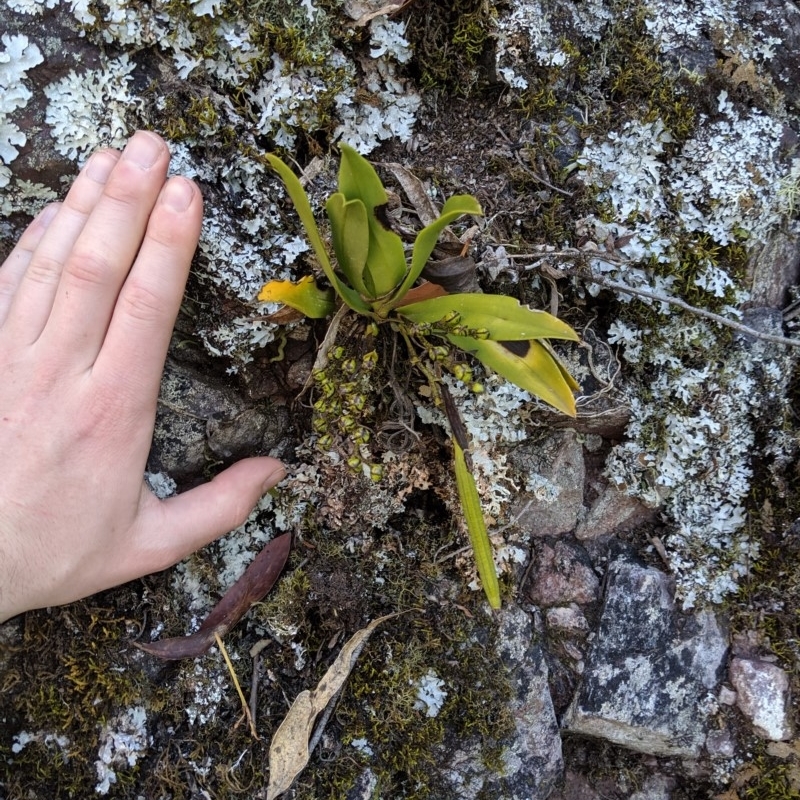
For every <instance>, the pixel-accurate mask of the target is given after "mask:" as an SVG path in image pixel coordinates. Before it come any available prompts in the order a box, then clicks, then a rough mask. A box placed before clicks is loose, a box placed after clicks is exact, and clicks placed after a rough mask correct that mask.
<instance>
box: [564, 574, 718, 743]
mask: <svg viewBox="0 0 800 800" xmlns="http://www.w3.org/2000/svg"><path fill="white" fill-rule="evenodd" d="M726 650H727V641H726V637H725V636H724V634H723V632H722V630H721V629H720V627H719V625H718V623H717V621H716V619H715V617H714V615H713V613H711V612H709V611H703V612H699V613H698V614H696V615H695V616H694V617H693V618H690V619H688V620H681V619H680V618H679V617H678V616H677V615H676V613H675V607H674V603H673V599H672V596H671V592H670V589H669V580H668V578H667V576H666V575H665V574H664V573H662V572H659V571H658V570H655V569H653V568H648V567H642V566H639V565H637V564H634V563H631V562H628V561H625V560H617V561H615V562H614V563H613V564H612V565H611V566H610V568H609V576H608V584H607V588H606V596H605V602H604V606H603V612H602V616H601V618H600V626H599V628H598V630H597V633H596V639H595V641H594V643H593V645H592V648H591V651H590V653H589V655H588V658H587V664H586V670H585V672H584V674H583V676H582V680H581V684H580V686H579V687H578V690H577V692H576V694H575V699H574V700H573V703H572V705H571V706H570V708H569V710H568V712H567V715H566V717H565V719H564V721H563V726H564V728H565V729H566V730H569V731H572V732H575V733H583V734H586V735H589V736H597V737H601V738H603V739H607V740H608V741H612V742H615V743H616V744H619V745H622V746H623V747H627V748H630V749H632V750H637V751H639V752H643V753H650V754H653V755H664V756H667V755H671V756H676V755H677V756H685V757H690V758H697V757H698V756H699V755H700V753H701V751H702V748H703V744H704V742H705V739H706V732H707V727H708V725H709V718H710V715H711V714H712V712H713V711H714V709H715V701H714V696H715V688H716V686H717V683H718V681H719V679H720V677H721V675H720V673H721V671H722V668H723V664H724V657H725V653H726Z"/></svg>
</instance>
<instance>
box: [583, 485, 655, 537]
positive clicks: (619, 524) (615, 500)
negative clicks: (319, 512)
mask: <svg viewBox="0 0 800 800" xmlns="http://www.w3.org/2000/svg"><path fill="white" fill-rule="evenodd" d="M656 513H657V512H656V510H655V509H652V508H648V507H647V506H646V505H645V504H644V503H642V502H641V501H640V500H637V499H636V498H635V497H630V496H629V495H627V494H624V493H623V492H621V491H619V489H617V488H616V487H615V486H611V485H606V486H605V487H604V488H603V490H602V491H601V492H600V494H599V495H598V496H597V498H596V499H595V501H594V502H593V503H592V505H591V508H590V509H589V512H588V513H587V514H586V516H585V517H584V519H582V520H581V521H580V522H579V523H578V527H577V528H576V530H575V537H576V538H577V539H581V540H584V541H585V540H587V539H598V538H600V537H601V536H609V535H610V534H612V533H615V532H616V531H620V530H627V529H630V528H632V527H634V526H636V525H639V524H641V523H642V522H645V521H646V520H650V519H652V518H653V517H654V516H655V515H656Z"/></svg>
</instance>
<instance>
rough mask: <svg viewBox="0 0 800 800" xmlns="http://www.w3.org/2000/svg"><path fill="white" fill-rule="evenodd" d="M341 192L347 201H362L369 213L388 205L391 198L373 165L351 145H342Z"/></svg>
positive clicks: (340, 165)
mask: <svg viewBox="0 0 800 800" xmlns="http://www.w3.org/2000/svg"><path fill="white" fill-rule="evenodd" d="M339 149H340V150H341V151H342V160H341V162H340V164H339V191H340V192H341V193H342V194H343V195H344V196H345V199H347V200H360V201H361V202H362V203H363V204H364V205H365V206H366V207H367V210H368V211H370V212H371V211H372V210H373V209H374V208H375V206H382V205H386V203H388V202H389V198H388V197H387V195H386V189H384V188H383V184H382V183H381V179H380V178H379V177H378V173H377V172H375V169H374V167H373V166H372V164H370V163H369V161H367V159H366V158H364V156H362V155H361V153H359V152H358V151H357V150H355V149H353V148H352V147H350V145H349V144H340V145H339Z"/></svg>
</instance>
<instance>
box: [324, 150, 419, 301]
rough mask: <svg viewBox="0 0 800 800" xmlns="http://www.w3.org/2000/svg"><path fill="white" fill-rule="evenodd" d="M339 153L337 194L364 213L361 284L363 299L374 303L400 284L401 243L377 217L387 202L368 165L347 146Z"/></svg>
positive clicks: (403, 269) (402, 266)
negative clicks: (356, 203)
mask: <svg viewBox="0 0 800 800" xmlns="http://www.w3.org/2000/svg"><path fill="white" fill-rule="evenodd" d="M340 149H341V151H342V161H341V164H340V165H339V191H340V192H341V193H342V194H343V195H344V197H345V199H346V200H348V201H352V200H360V201H361V202H362V203H363V204H364V207H365V208H366V211H367V222H368V225H369V251H368V255H367V261H366V269H365V270H364V277H363V283H364V285H365V286H366V287H367V289H368V290H369V291H368V292H367V294H366V296H367V297H369V298H370V299H372V300H377V299H378V298H381V297H384V296H385V295H387V294H389V293H390V292H392V291H393V290H394V289H395V288H397V284H399V283H400V281H401V280H403V275H405V273H406V254H405V249H404V248H403V240H402V239H401V238H400V237H399V236H398V235H397V234H396V233H395V232H394V231H392V230H389V229H388V228H387V227H386V226H385V225H384V224H383V222H382V221H381V219H380V218H379V217H378V214H379V213H380V211H379V209H380V208H381V206H385V205H386V203H388V201H389V198H388V197H387V195H386V189H384V188H383V184H382V183H381V179H380V178H379V177H378V173H377V172H375V170H374V169H373V167H372V164H370V163H369V161H367V159H366V158H364V156H362V155H361V154H359V153H358V152H356V151H355V150H354V149H353V148H352V147H350V146H349V145H346V144H342V145H340ZM376 209H378V211H376Z"/></svg>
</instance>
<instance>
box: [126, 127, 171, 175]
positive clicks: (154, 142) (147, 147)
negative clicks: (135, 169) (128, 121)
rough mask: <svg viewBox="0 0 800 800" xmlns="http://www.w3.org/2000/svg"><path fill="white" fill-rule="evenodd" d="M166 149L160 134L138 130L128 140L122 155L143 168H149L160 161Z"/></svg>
mask: <svg viewBox="0 0 800 800" xmlns="http://www.w3.org/2000/svg"><path fill="white" fill-rule="evenodd" d="M164 150H165V145H164V142H163V140H162V139H161V137H160V136H156V134H154V133H150V131H138V132H137V133H135V134H134V135H133V138H132V139H131V140H130V142H128V146H127V147H126V148H125V151H124V152H123V154H122V157H123V158H124V159H126V160H127V161H132V162H133V163H134V164H137V165H138V166H140V167H141V168H142V169H149V168H150V167H152V166H153V164H155V163H156V161H158V159H159V158H160V157H161V154H162V153H163V152H164Z"/></svg>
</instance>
